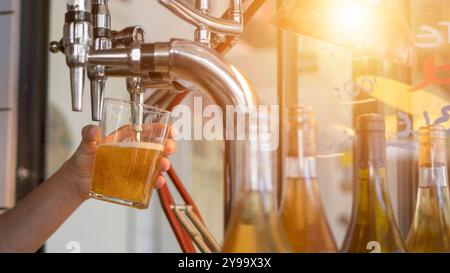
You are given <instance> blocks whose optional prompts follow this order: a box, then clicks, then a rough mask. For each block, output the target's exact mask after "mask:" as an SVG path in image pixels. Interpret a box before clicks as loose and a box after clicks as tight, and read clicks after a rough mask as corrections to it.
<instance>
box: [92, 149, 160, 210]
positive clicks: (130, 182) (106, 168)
mask: <svg viewBox="0 0 450 273" xmlns="http://www.w3.org/2000/svg"><path fill="white" fill-rule="evenodd" d="M163 151H164V145H162V144H157V143H146V142H133V143H130V142H129V143H108V144H102V145H99V146H98V147H97V150H96V155H95V164H94V174H93V178H92V190H91V197H93V198H96V199H100V200H104V201H108V202H113V203H119V204H123V205H127V206H131V207H135V208H138V209H145V208H147V207H148V205H149V202H150V196H151V193H152V190H153V188H154V181H155V179H156V176H157V175H158V170H159V162H160V159H161V157H162V155H163Z"/></svg>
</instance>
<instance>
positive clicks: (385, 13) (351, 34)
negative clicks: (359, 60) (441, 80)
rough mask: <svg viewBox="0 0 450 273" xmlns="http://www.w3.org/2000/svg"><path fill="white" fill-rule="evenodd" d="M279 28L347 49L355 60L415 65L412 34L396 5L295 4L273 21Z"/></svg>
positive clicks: (339, 0)
mask: <svg viewBox="0 0 450 273" xmlns="http://www.w3.org/2000/svg"><path fill="white" fill-rule="evenodd" d="M273 24H274V25H275V26H277V27H279V28H282V29H285V30H288V31H292V32H294V33H297V34H301V35H305V36H309V37H312V38H315V39H319V40H322V41H325V42H331V43H334V44H338V45H340V46H344V47H346V48H348V49H350V50H352V53H353V55H354V56H355V57H376V58H382V59H386V60H389V61H392V62H395V63H401V64H406V65H410V66H412V65H414V63H415V61H416V49H415V44H414V37H413V34H412V31H411V30H410V28H409V27H408V24H407V23H406V21H405V19H404V18H402V17H401V16H400V14H399V13H398V11H397V10H396V9H395V8H394V7H393V6H392V5H386V4H384V2H380V1H374V0H301V1H299V0H291V1H289V2H287V3H285V4H284V5H283V6H282V7H281V8H280V9H279V10H278V12H277V14H276V15H275V17H274V19H273Z"/></svg>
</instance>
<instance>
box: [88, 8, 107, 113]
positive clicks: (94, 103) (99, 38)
mask: <svg viewBox="0 0 450 273" xmlns="http://www.w3.org/2000/svg"><path fill="white" fill-rule="evenodd" d="M92 17H93V32H94V50H103V49H111V47H112V42H111V15H110V13H109V8H108V0H93V3H92ZM105 69H106V66H104V65H90V66H89V70H88V77H89V79H90V81H91V107H92V120H95V121H99V120H100V118H101V113H102V105H103V94H104V91H105V83H106V80H107V77H106V73H105Z"/></svg>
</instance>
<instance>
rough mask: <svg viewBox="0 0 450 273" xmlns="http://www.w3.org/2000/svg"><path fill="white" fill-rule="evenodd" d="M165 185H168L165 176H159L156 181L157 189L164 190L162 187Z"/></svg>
mask: <svg viewBox="0 0 450 273" xmlns="http://www.w3.org/2000/svg"><path fill="white" fill-rule="evenodd" d="M165 183H166V179H165V178H164V176H162V175H159V176H158V177H157V178H156V181H155V188H157V189H160V188H162V186H164V184H165Z"/></svg>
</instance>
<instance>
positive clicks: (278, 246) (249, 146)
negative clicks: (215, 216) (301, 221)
mask: <svg viewBox="0 0 450 273" xmlns="http://www.w3.org/2000/svg"><path fill="white" fill-rule="evenodd" d="M260 125H261V123H260ZM256 128H257V127H255V126H250V130H253V132H255V131H256V132H257V129H256ZM249 135H251V133H250V134H249ZM239 150H240V151H241V152H243V153H244V154H245V156H243V157H242V158H240V162H237V164H236V166H238V168H239V170H240V175H239V179H240V181H241V186H240V191H239V192H238V193H235V194H236V195H237V196H236V197H235V199H234V201H233V208H232V211H231V216H230V221H229V223H228V227H227V230H226V233H225V238H224V244H223V247H222V252H226V253H264V252H266V253H268V252H289V251H290V246H289V244H288V242H287V240H286V237H285V234H284V231H283V229H282V227H281V224H280V222H279V221H278V218H277V212H276V202H275V194H274V192H273V182H274V180H273V179H274V175H273V172H272V170H273V165H272V157H273V156H274V153H273V151H265V150H264V149H263V144H262V143H261V142H260V139H259V137H258V138H256V139H251V137H248V138H247V139H246V140H245V141H239Z"/></svg>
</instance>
